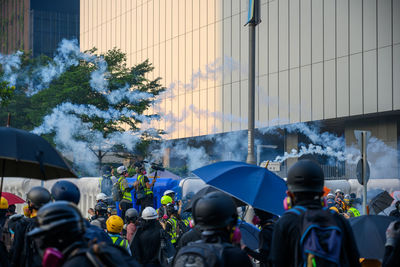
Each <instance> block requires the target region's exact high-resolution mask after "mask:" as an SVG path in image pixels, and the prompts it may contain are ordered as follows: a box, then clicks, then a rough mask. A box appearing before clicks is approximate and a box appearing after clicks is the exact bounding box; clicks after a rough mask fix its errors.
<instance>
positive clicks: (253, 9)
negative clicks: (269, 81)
mask: <svg viewBox="0 0 400 267" xmlns="http://www.w3.org/2000/svg"><path fill="white" fill-rule="evenodd" d="M260 22H261V20H260V1H259V0H249V12H248V21H247V23H246V25H247V24H248V25H249V114H248V150H247V159H246V162H247V163H249V164H256V159H255V156H254V130H255V91H256V90H255V80H256V26H257V25H258V24H259V23H260Z"/></svg>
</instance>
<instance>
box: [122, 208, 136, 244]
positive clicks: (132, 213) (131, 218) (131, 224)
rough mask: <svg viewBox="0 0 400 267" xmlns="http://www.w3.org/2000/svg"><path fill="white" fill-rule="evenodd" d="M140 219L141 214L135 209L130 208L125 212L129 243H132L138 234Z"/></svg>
mask: <svg viewBox="0 0 400 267" xmlns="http://www.w3.org/2000/svg"><path fill="white" fill-rule="evenodd" d="M138 218H139V212H138V211H137V210H136V209H135V208H130V209H128V210H127V211H126V212H125V223H126V239H128V242H129V243H131V241H132V238H133V236H134V235H135V233H136V230H137V220H138Z"/></svg>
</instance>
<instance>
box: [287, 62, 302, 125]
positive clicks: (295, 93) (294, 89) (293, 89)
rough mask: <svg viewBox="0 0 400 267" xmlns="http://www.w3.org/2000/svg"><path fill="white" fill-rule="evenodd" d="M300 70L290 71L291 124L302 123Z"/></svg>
mask: <svg viewBox="0 0 400 267" xmlns="http://www.w3.org/2000/svg"><path fill="white" fill-rule="evenodd" d="M299 70H300V68H295V69H291V70H290V75H289V79H290V80H289V81H290V88H289V95H290V99H289V102H290V103H289V118H290V122H291V123H296V122H299V121H300V72H299Z"/></svg>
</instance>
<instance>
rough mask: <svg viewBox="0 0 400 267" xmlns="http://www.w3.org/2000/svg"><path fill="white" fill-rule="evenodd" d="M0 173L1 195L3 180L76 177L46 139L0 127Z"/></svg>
mask: <svg viewBox="0 0 400 267" xmlns="http://www.w3.org/2000/svg"><path fill="white" fill-rule="evenodd" d="M0 170H1V185H0V194H1V191H2V189H3V177H25V178H36V179H41V180H51V179H56V178H66V177H68V178H76V177H77V176H76V174H75V173H74V172H73V171H72V170H71V169H70V167H69V166H68V164H67V163H66V162H65V160H64V159H63V158H62V156H61V155H60V154H59V153H58V152H57V151H56V150H55V149H54V148H53V147H52V146H51V145H50V144H49V143H48V142H47V141H46V140H45V139H43V138H42V137H40V136H38V135H36V134H32V133H29V132H26V131H23V130H19V129H15V128H11V127H0Z"/></svg>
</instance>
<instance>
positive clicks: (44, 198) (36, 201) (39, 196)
mask: <svg viewBox="0 0 400 267" xmlns="http://www.w3.org/2000/svg"><path fill="white" fill-rule="evenodd" d="M50 201H51V194H50V192H49V191H48V190H47V189H46V188H44V187H42V186H35V187H32V188H31V190H29V192H28V194H27V195H26V202H27V203H28V207H29V210H30V211H34V210H36V211H37V210H39V209H40V208H41V207H42V206H43V205H45V204H47V203H49V202H50Z"/></svg>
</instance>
